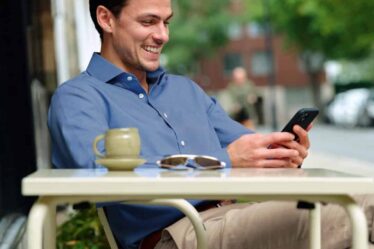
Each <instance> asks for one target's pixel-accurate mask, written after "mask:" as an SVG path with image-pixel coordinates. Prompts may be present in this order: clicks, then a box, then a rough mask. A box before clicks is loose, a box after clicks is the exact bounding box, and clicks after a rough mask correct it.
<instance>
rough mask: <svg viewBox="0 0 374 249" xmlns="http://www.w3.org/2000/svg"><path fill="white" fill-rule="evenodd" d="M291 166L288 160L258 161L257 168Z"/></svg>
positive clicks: (255, 165)
mask: <svg viewBox="0 0 374 249" xmlns="http://www.w3.org/2000/svg"><path fill="white" fill-rule="evenodd" d="M290 165H291V163H290V161H289V160H288V159H266V160H259V161H257V162H256V163H255V164H254V165H253V167H255V168H288V167H289V166H290Z"/></svg>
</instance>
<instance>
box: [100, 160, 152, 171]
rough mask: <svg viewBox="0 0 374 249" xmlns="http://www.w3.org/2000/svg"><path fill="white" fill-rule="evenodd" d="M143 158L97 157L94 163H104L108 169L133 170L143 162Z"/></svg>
mask: <svg viewBox="0 0 374 249" xmlns="http://www.w3.org/2000/svg"><path fill="white" fill-rule="evenodd" d="M145 162H146V160H144V159H143V158H99V159H97V160H96V163H98V164H101V165H104V166H105V167H107V168H108V169H109V170H133V169H134V168H136V167H137V166H139V165H141V164H143V163H145Z"/></svg>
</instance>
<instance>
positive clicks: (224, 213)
mask: <svg viewBox="0 0 374 249" xmlns="http://www.w3.org/2000/svg"><path fill="white" fill-rule="evenodd" d="M355 199H356V200H357V201H358V203H360V205H361V206H362V207H363V208H364V209H365V214H366V217H367V221H368V226H369V232H370V236H372V235H371V233H374V232H373V231H372V225H373V216H374V196H360V197H355ZM308 213H309V212H308V210H304V209H297V208H296V203H295V202H262V203H252V204H232V205H228V206H223V207H220V208H213V209H209V210H207V211H205V212H201V213H200V215H201V217H202V219H203V221H204V224H205V227H206V229H207V234H208V245H209V249H247V248H250V249H304V248H308V247H309V241H308V240H309V238H308V237H309V231H308V230H309V218H308V216H309V214H308ZM321 215H322V220H321V222H322V248H323V249H335V248H336V249H346V248H349V247H350V243H351V226H350V222H349V218H348V216H347V213H346V212H345V210H344V209H343V208H342V207H340V206H338V205H333V204H328V205H324V206H322V213H321ZM373 238H374V237H373ZM155 248H156V249H176V248H178V249H194V248H196V239H195V232H194V230H193V227H192V225H191V223H190V221H189V220H188V219H187V218H183V219H181V220H179V221H178V222H176V223H174V224H173V225H171V226H169V227H167V228H166V229H165V230H164V231H163V233H162V238H161V240H160V242H159V243H158V244H157V245H156V247H155ZM370 248H374V246H373V245H370Z"/></svg>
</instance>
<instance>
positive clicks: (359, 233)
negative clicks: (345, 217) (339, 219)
mask: <svg viewBox="0 0 374 249" xmlns="http://www.w3.org/2000/svg"><path fill="white" fill-rule="evenodd" d="M342 205H343V206H344V207H345V209H346V210H347V213H348V214H349V217H350V219H351V224H352V249H368V243H369V242H368V241H369V240H368V236H369V235H368V227H367V221H366V217H365V214H364V212H363V210H362V209H361V208H360V207H359V206H358V205H357V203H356V202H355V201H354V200H353V199H352V198H351V197H348V196H347V197H346V198H344V199H342Z"/></svg>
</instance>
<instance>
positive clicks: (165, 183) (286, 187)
mask: <svg viewBox="0 0 374 249" xmlns="http://www.w3.org/2000/svg"><path fill="white" fill-rule="evenodd" d="M22 192H23V194H24V195H26V196H39V199H38V201H37V202H36V203H35V204H34V205H33V207H32V209H31V211H30V214H29V221H28V243H29V249H40V248H42V247H43V228H44V237H45V241H44V243H45V248H48V249H52V248H55V236H56V232H55V229H56V223H55V214H56V213H55V206H56V205H57V204H59V203H77V202H81V201H89V202H101V201H124V200H128V201H131V202H147V201H149V203H151V204H152V203H153V204H165V205H171V206H175V207H177V208H179V209H180V210H181V211H183V212H184V213H185V214H186V215H187V216H188V217H189V218H190V219H191V221H192V223H193V225H194V227H195V230H196V233H197V239H198V248H205V247H206V245H207V242H206V237H205V231H204V227H203V225H202V223H201V220H200V217H199V214H198V213H197V212H196V210H195V209H194V208H193V207H192V206H191V205H189V203H188V202H186V201H184V200H183V199H184V198H186V199H187V198H188V199H235V198H250V199H251V200H256V201H263V200H304V201H310V202H315V203H317V205H316V207H317V208H315V209H314V210H312V211H311V213H310V215H311V218H312V222H311V229H310V231H311V234H310V236H311V239H310V241H311V242H310V247H311V248H313V249H314V248H320V217H319V215H320V213H319V204H318V202H320V201H321V202H332V203H338V204H340V205H342V206H344V207H345V209H346V211H347V213H348V215H349V216H350V220H351V223H352V231H353V236H352V248H354V249H367V248H368V245H367V241H368V231H367V222H366V219H365V216H364V213H363V211H362V210H361V208H360V207H358V206H357V204H356V203H355V201H354V200H353V199H352V198H351V197H350V195H351V194H367V193H374V182H373V179H372V178H369V177H362V176H354V175H348V174H344V173H339V172H336V171H331V170H324V169H224V170H220V171H167V170H163V169H158V168H148V169H146V168H138V169H136V170H135V171H131V172H125V171H123V172H109V171H106V170H105V169H96V170H94V169H92V170H90V169H87V170H62V169H60V170H56V169H50V170H39V171H37V172H35V173H33V174H31V175H29V176H27V177H25V178H24V179H23V181H22ZM173 198H176V199H173Z"/></svg>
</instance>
